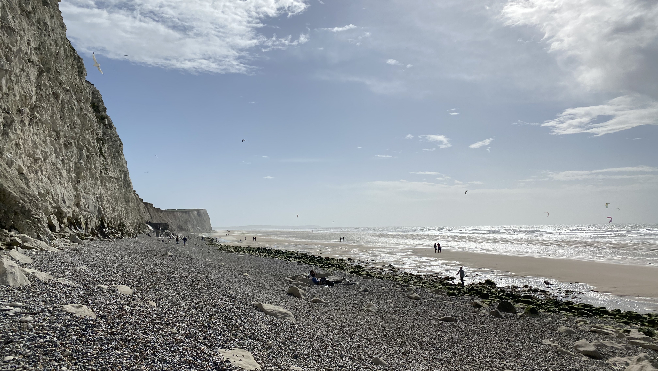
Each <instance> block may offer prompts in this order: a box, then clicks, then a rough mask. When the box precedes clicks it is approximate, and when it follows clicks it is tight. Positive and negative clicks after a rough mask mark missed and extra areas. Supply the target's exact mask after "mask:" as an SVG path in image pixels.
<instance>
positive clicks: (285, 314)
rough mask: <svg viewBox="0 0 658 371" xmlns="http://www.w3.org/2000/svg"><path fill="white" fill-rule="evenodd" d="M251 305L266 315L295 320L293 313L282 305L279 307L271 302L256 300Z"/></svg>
mask: <svg viewBox="0 0 658 371" xmlns="http://www.w3.org/2000/svg"><path fill="white" fill-rule="evenodd" d="M253 305H254V307H256V308H257V309H258V310H259V311H261V312H263V313H265V314H267V315H268V316H272V317H276V318H279V319H286V320H291V321H294V320H295V316H293V314H292V313H291V312H290V311H289V310H287V309H285V308H283V307H279V306H276V305H272V304H264V303H258V302H256V303H254V304H253Z"/></svg>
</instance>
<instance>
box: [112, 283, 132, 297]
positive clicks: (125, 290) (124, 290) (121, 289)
mask: <svg viewBox="0 0 658 371" xmlns="http://www.w3.org/2000/svg"><path fill="white" fill-rule="evenodd" d="M116 289H117V292H118V293H119V294H122V295H132V294H133V293H135V290H133V289H131V288H130V287H129V286H126V285H117V287H116Z"/></svg>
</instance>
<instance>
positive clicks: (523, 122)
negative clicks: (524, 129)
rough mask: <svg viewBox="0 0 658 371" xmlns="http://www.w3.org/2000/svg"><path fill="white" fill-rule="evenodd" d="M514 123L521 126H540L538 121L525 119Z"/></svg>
mask: <svg viewBox="0 0 658 371" xmlns="http://www.w3.org/2000/svg"><path fill="white" fill-rule="evenodd" d="M512 125H520V126H524V125H528V126H539V125H540V124H539V123H538V122H525V121H522V120H517V121H516V122H513V123H512Z"/></svg>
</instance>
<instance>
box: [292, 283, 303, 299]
mask: <svg viewBox="0 0 658 371" xmlns="http://www.w3.org/2000/svg"><path fill="white" fill-rule="evenodd" d="M288 295H292V296H294V297H296V298H300V299H303V298H304V291H303V290H300V289H299V287H297V286H290V288H288Z"/></svg>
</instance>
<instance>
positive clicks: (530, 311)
mask: <svg viewBox="0 0 658 371" xmlns="http://www.w3.org/2000/svg"><path fill="white" fill-rule="evenodd" d="M523 315H524V316H529V317H537V316H539V309H537V307H535V306H533V305H528V306H527V307H525V309H524V310H523Z"/></svg>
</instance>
